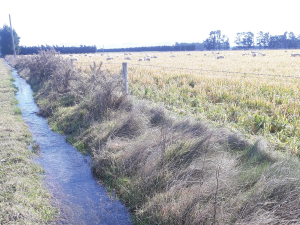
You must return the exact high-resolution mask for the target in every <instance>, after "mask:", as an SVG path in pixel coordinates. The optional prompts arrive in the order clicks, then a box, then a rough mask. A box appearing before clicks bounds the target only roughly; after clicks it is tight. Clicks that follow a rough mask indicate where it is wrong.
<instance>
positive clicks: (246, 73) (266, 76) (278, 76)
mask: <svg viewBox="0 0 300 225" xmlns="http://www.w3.org/2000/svg"><path fill="white" fill-rule="evenodd" d="M102 63H103V65H119V66H120V69H121V67H122V64H121V63H106V62H102ZM78 64H79V65H82V64H84V65H87V66H89V65H92V64H91V63H89V62H78ZM130 66H139V67H143V66H144V67H153V68H163V69H176V70H178V71H182V70H188V71H198V72H199V73H200V72H214V73H228V74H224V75H220V74H206V75H209V76H224V77H227V76H228V77H233V76H234V74H238V75H241V76H243V75H251V76H260V77H263V79H267V80H273V78H283V79H285V78H294V79H300V76H284V75H279V74H259V73H251V72H234V71H225V70H223V71H220V70H204V69H194V68H187V67H168V66H153V65H142V64H131V63H128V67H130ZM268 77H272V78H268ZM286 81H288V82H292V81H289V80H286Z"/></svg>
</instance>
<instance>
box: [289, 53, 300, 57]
mask: <svg viewBox="0 0 300 225" xmlns="http://www.w3.org/2000/svg"><path fill="white" fill-rule="evenodd" d="M296 56H299V57H300V53H291V57H296Z"/></svg>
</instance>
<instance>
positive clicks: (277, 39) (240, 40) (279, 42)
mask: <svg viewBox="0 0 300 225" xmlns="http://www.w3.org/2000/svg"><path fill="white" fill-rule="evenodd" d="M235 43H236V44H237V47H236V48H237V49H252V48H255V47H256V48H260V49H262V48H263V49H280V48H284V49H287V48H289V49H291V48H293V49H295V48H299V47H300V35H299V36H298V37H296V35H295V34H294V33H293V32H287V31H286V32H284V34H282V35H270V33H269V32H267V33H264V32H262V31H260V32H258V33H257V36H256V40H255V39H254V34H253V33H252V32H250V31H249V32H241V33H237V36H236V39H235Z"/></svg>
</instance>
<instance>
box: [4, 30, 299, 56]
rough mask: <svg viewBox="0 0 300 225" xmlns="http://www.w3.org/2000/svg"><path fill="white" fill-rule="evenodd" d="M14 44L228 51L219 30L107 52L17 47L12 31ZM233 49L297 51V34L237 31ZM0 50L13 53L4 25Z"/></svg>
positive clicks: (30, 50) (22, 52) (19, 50)
mask: <svg viewBox="0 0 300 225" xmlns="http://www.w3.org/2000/svg"><path fill="white" fill-rule="evenodd" d="M13 36H14V44H15V50H16V54H20V55H28V54H38V51H39V50H50V49H52V48H54V49H55V50H56V51H58V52H60V53H64V54H76V53H95V52H102V51H105V52H143V51H194V50H228V49H230V43H229V38H228V37H227V36H226V35H223V34H222V32H221V31H220V30H216V31H211V32H210V33H209V36H208V38H206V39H205V40H204V41H203V42H202V43H201V42H196V43H178V42H176V43H175V45H172V46H151V47H131V48H110V49H97V47H96V46H85V45H81V46H80V47H65V46H62V47H59V46H57V45H56V46H49V45H46V46H44V45H42V46H31V47H26V46H20V45H19V43H20V37H19V36H18V34H17V33H16V31H15V30H14V29H13ZM234 43H235V44H236V46H234V47H233V48H232V49H233V50H238V49H253V48H260V49H262V48H263V49H280V48H285V49H287V48H289V49H291V48H294V49H295V48H300V35H299V36H298V37H296V35H295V34H294V33H293V32H287V31H286V32H284V34H282V35H270V33H269V32H267V33H264V32H262V31H260V32H258V33H257V36H256V39H255V38H254V33H252V32H250V31H248V32H239V33H237V34H236V38H235V41H234ZM0 51H1V53H2V55H3V56H5V55H11V54H13V45H12V41H11V29H10V27H8V26H7V25H4V26H3V28H0Z"/></svg>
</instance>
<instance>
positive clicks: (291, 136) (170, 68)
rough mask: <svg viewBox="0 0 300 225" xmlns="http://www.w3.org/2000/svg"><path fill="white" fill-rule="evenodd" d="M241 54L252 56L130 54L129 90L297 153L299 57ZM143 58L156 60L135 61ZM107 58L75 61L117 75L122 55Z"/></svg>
mask: <svg viewBox="0 0 300 225" xmlns="http://www.w3.org/2000/svg"><path fill="white" fill-rule="evenodd" d="M245 52H248V53H250V51H231V52H220V55H224V56H225V58H224V59H218V60H217V59H216V58H215V56H214V54H213V53H212V52H174V53H170V52H168V53H165V52H164V53H160V52H153V53H152V52H151V53H150V52H149V53H131V54H132V55H129V56H130V57H131V60H130V61H129V60H128V76H129V81H128V83H129V90H130V91H131V92H132V93H133V94H135V95H137V96H139V97H141V98H146V99H151V100H154V101H156V102H164V103H165V104H166V105H167V107H168V108H169V109H172V110H173V111H175V112H179V113H181V114H183V115H185V114H193V115H194V116H195V117H196V118H200V119H208V120H211V121H214V122H215V123H216V124H218V125H222V126H227V127H230V128H231V129H232V130H239V131H241V132H243V133H244V134H247V135H248V136H249V137H250V138H251V137H252V138H254V137H255V136H256V137H257V135H259V136H264V137H265V138H267V139H268V140H269V141H270V142H271V143H272V144H273V145H274V147H275V148H276V149H279V150H286V149H288V151H291V152H293V153H295V154H299V153H300V143H299V138H300V131H299V129H298V127H299V122H300V104H299V87H300V79H299V78H300V69H299V61H300V58H299V57H290V54H291V52H292V51H291V50H288V51H284V50H276V51H270V50H269V51H265V50H262V51H261V52H263V53H265V54H266V56H260V55H259V56H257V57H252V55H251V54H250V55H245V56H242V54H243V53H245ZM293 52H296V51H293ZM188 53H190V54H191V55H190V56H189V55H188ZM108 54H109V53H108ZM146 54H149V55H150V54H151V55H156V56H157V57H158V58H156V59H153V58H152V59H151V61H149V62H148V61H141V62H139V61H138V59H139V58H143V57H144V56H145V55H146ZM205 54H207V55H206V56H205ZM109 55H110V56H114V59H113V60H111V61H106V56H107V54H104V55H103V56H101V55H100V54H96V55H87V56H83V55H82V56H81V57H80V56H77V59H78V61H76V62H75V65H76V67H78V68H82V70H83V71H86V72H88V70H89V65H90V64H91V63H93V62H96V63H100V62H101V61H103V62H104V65H103V68H104V69H105V70H106V71H110V72H111V73H120V71H121V67H122V62H124V61H127V60H124V57H126V56H124V53H122V54H117V53H112V54H109ZM117 55H119V57H116V56H117ZM170 55H175V57H170ZM73 57H74V56H73ZM187 68H188V69H187ZM259 74H261V75H259ZM267 74H270V75H280V76H268V75H267Z"/></svg>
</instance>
